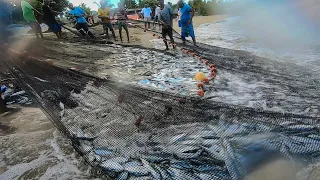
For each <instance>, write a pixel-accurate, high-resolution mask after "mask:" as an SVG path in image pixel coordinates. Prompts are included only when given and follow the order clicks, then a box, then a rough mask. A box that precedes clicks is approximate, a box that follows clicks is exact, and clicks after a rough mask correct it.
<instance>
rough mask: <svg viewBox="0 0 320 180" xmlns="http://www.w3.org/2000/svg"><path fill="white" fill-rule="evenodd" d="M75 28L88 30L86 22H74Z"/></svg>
mask: <svg viewBox="0 0 320 180" xmlns="http://www.w3.org/2000/svg"><path fill="white" fill-rule="evenodd" d="M76 29H77V30H80V29H83V30H85V31H86V32H87V31H89V28H88V24H87V23H77V24H76Z"/></svg>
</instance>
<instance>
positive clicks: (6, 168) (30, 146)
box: [0, 107, 90, 180]
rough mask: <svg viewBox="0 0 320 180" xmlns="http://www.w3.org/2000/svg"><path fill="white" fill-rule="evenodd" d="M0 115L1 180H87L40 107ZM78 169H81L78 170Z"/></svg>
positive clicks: (71, 152) (78, 163)
mask: <svg viewBox="0 0 320 180" xmlns="http://www.w3.org/2000/svg"><path fill="white" fill-rule="evenodd" d="M14 108H15V110H14V111H11V112H7V113H5V114H1V115H0V119H1V123H2V125H5V126H7V127H10V129H11V130H10V131H6V130H4V129H1V128H0V151H1V154H0V179H1V180H11V179H50V178H52V179H73V178H75V177H78V178H82V179H90V176H89V174H88V171H87V169H88V168H87V167H86V166H84V162H82V160H81V159H80V158H79V156H78V155H77V154H76V153H75V151H74V150H73V148H72V147H71V146H70V145H69V140H68V139H65V138H64V137H63V136H62V135H61V134H60V133H59V132H58V130H56V128H55V127H54V126H53V124H52V123H51V122H50V121H49V120H48V119H47V117H46V116H45V115H44V114H43V113H42V111H41V110H40V109H39V108H32V107H31V108H30V107H14ZM80 167H81V168H82V170H80Z"/></svg>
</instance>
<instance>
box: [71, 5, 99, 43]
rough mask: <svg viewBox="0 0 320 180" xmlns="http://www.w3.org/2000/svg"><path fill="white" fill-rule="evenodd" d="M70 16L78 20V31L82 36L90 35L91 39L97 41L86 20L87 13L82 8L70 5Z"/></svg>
mask: <svg viewBox="0 0 320 180" xmlns="http://www.w3.org/2000/svg"><path fill="white" fill-rule="evenodd" d="M69 9H70V12H69V13H70V15H71V16H72V17H74V18H75V19H76V29H77V30H78V31H79V32H80V33H81V35H82V36H84V37H86V35H88V36H89V37H90V38H92V39H95V38H96V37H95V36H94V34H93V33H92V32H91V31H90V30H89V27H88V23H87V20H86V18H84V16H86V15H87V14H86V12H85V11H84V10H83V9H82V8H81V7H74V5H73V4H72V3H69Z"/></svg>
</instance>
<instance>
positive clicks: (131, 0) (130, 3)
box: [122, 0, 138, 9]
mask: <svg viewBox="0 0 320 180" xmlns="http://www.w3.org/2000/svg"><path fill="white" fill-rule="evenodd" d="M122 1H124V2H122V3H124V4H125V7H126V8H128V9H134V8H137V7H138V5H137V2H136V1H135V0H122Z"/></svg>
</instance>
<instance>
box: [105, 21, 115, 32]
mask: <svg viewBox="0 0 320 180" xmlns="http://www.w3.org/2000/svg"><path fill="white" fill-rule="evenodd" d="M103 29H104V30H107V29H110V30H113V26H112V24H111V23H110V22H108V23H103Z"/></svg>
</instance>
